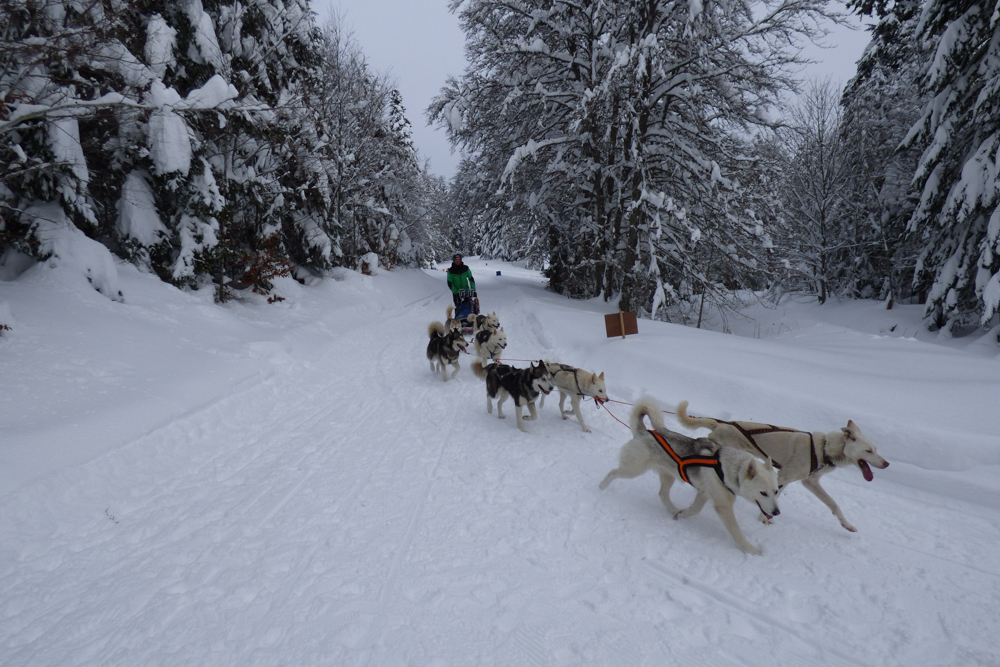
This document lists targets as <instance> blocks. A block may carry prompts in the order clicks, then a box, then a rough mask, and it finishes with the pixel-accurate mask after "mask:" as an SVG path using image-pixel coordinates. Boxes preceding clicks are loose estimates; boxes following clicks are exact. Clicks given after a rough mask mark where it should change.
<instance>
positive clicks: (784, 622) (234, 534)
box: [0, 261, 1000, 667]
mask: <svg viewBox="0 0 1000 667" xmlns="http://www.w3.org/2000/svg"><path fill="white" fill-rule="evenodd" d="M470 265H471V266H472V269H473V272H474V274H475V275H476V277H477V282H478V284H479V287H480V289H479V292H480V296H481V299H482V303H483V306H484V307H485V308H486V310H496V312H497V313H498V315H499V316H500V319H501V322H502V323H503V325H504V329H505V331H506V333H507V335H508V339H509V341H510V345H509V347H508V350H507V356H508V357H512V358H520V359H533V358H539V357H546V358H549V359H552V360H556V361H562V362H565V363H570V364H574V365H579V366H582V367H584V368H588V369H590V370H594V371H604V372H605V374H606V376H607V378H608V381H609V393H610V394H611V396H612V397H613V398H615V399H618V400H620V401H626V402H632V401H633V400H634V399H636V398H638V397H639V396H641V395H643V394H646V393H649V394H652V395H653V396H655V397H656V398H658V399H660V401H661V402H662V403H663V404H664V407H665V408H667V409H671V406H672V404H675V403H676V402H677V401H679V400H682V399H688V400H690V401H691V410H692V412H695V413H698V414H710V415H713V416H718V417H722V418H726V417H730V416H732V417H736V418H741V419H756V420H762V421H768V422H771V423H777V424H783V425H788V426H795V427H798V428H807V429H813V430H834V429H837V428H839V427H840V426H842V425H844V424H846V422H847V419H848V418H850V419H853V420H854V421H855V422H857V423H858V425H860V426H861V428H862V429H863V430H864V432H865V433H866V434H867V435H868V436H869V437H870V438H871V439H872V440H873V441H875V442H876V443H877V444H878V446H879V450H880V453H881V454H883V455H884V456H885V457H886V458H887V459H888V460H890V461H891V463H892V464H891V466H890V467H889V468H888V469H887V470H884V471H879V470H876V471H874V472H875V480H874V481H873V482H872V483H866V482H865V481H864V479H863V478H862V477H861V474H860V472H859V471H856V470H839V471H837V472H835V473H832V474H831V475H828V476H827V477H825V478H824V485H825V486H826V488H827V489H828V490H829V491H830V493H831V495H833V496H834V498H836V499H837V500H838V502H839V503H840V505H841V507H842V509H843V510H844V513H845V514H846V516H847V518H848V519H849V520H850V521H851V522H852V523H854V525H855V526H857V527H858V529H859V530H858V532H857V533H854V534H852V533H848V532H847V531H845V530H844V529H843V528H841V527H840V525H839V523H838V522H837V521H836V519H835V518H834V517H833V516H832V515H831V514H830V513H829V511H828V510H827V509H826V508H825V507H824V506H823V505H822V504H821V503H820V502H819V501H818V500H817V499H816V498H814V497H813V496H812V495H811V494H809V493H808V492H807V491H806V490H805V489H803V488H802V487H801V486H800V485H793V486H792V487H790V488H789V489H788V490H787V492H786V493H785V494H783V496H782V502H781V508H782V513H781V516H780V517H778V518H777V519H776V521H775V524H774V525H773V526H763V525H761V524H759V523H758V522H757V521H756V520H755V517H756V510H755V509H754V510H751V508H750V507H749V505H748V504H747V503H745V502H743V501H742V500H739V501H738V504H737V517H738V519H739V521H740V524H741V526H742V527H743V530H744V532H746V533H747V536H748V537H749V539H750V540H751V541H752V542H754V543H756V544H759V545H761V546H762V547H763V548H764V551H765V553H764V555H763V556H760V557H756V556H748V555H744V554H743V553H742V552H740V551H739V549H737V547H736V546H735V544H734V543H733V541H732V539H731V538H730V537H729V535H728V533H726V531H725V529H724V528H723V526H722V524H721V522H720V521H719V519H718V517H716V516H715V515H714V513H713V512H712V511H711V510H706V511H704V512H702V514H700V515H698V516H697V517H694V518H691V519H687V520H685V521H679V522H678V521H673V520H671V519H670V518H669V517H668V516H667V515H666V513H665V511H664V510H663V507H662V506H661V505H660V503H659V500H658V498H657V497H656V489H657V481H656V480H655V479H654V477H653V476H652V475H647V476H646V477H643V478H639V479H636V480H619V481H617V482H615V483H614V484H612V485H611V487H609V488H608V489H607V490H606V491H603V492H602V491H599V490H598V488H597V483H598V482H599V481H600V480H601V479H602V478H603V476H604V475H605V474H606V473H607V471H608V470H610V469H611V468H612V467H614V466H615V465H616V463H617V451H618V448H619V446H620V445H621V444H622V443H623V442H625V441H626V440H627V439H628V437H629V435H628V432H627V430H626V429H625V428H624V427H623V426H622V425H620V424H619V423H617V422H616V421H615V420H614V419H612V418H611V416H610V415H609V414H607V413H606V412H603V411H598V409H597V408H596V407H595V406H594V404H593V403H588V404H586V405H585V409H586V410H587V411H588V412H587V421H588V424H589V425H590V426H591V427H592V428H593V429H594V432H593V433H591V434H584V433H582V432H581V431H580V429H579V427H578V426H577V425H576V423H575V421H562V420H560V419H559V418H558V417H557V413H556V410H555V407H554V405H553V404H554V403H556V401H550V403H549V404H547V405H546V407H545V409H543V410H542V412H541V417H540V419H539V421H537V422H533V423H531V422H529V423H528V425H527V428H528V430H529V431H530V433H529V434H523V433H520V432H519V431H517V429H516V426H515V423H514V420H513V419H508V420H505V421H500V420H498V419H497V418H496V416H495V414H494V415H488V414H487V413H486V409H485V389H484V386H483V383H482V382H480V381H479V380H477V379H476V378H475V377H474V376H473V375H472V374H471V373H470V372H469V363H468V362H469V358H468V357H465V358H463V360H462V363H463V368H462V370H461V372H460V373H459V375H458V377H457V378H456V379H455V380H454V381H449V382H447V383H442V382H441V380H440V376H438V375H435V374H433V373H431V372H430V370H429V368H428V366H427V362H426V360H425V358H424V348H425V346H426V333H425V332H426V327H427V323H428V322H430V321H431V320H432V319H441V318H443V315H444V308H445V306H446V305H447V304H448V303H449V302H450V297H449V296H448V295H447V293H446V291H445V289H444V277H443V275H442V274H441V273H440V272H434V271H425V272H420V271H393V272H391V273H381V274H379V275H377V276H374V277H365V276H360V275H358V274H355V273H351V272H343V273H341V274H340V275H339V276H338V279H337V280H327V281H323V282H321V283H319V284H317V285H315V286H312V287H308V288H305V287H301V286H299V285H297V284H295V283H292V282H287V283H282V284H281V285H280V287H279V292H281V293H282V295H284V296H286V297H287V301H285V302H283V303H280V304H276V305H273V306H266V305H260V304H241V303H235V304H230V305H228V306H226V307H224V308H223V307H219V306H216V305H213V304H212V303H211V295H209V294H207V293H204V292H202V293H193V294H192V293H184V292H179V291H177V290H175V289H173V288H170V287H168V286H165V285H163V284H162V283H159V282H158V281H157V280H155V279H154V278H151V277H149V276H146V275H143V274H140V273H137V272H135V271H133V270H131V269H129V268H128V267H124V266H120V267H119V272H120V274H121V275H120V280H121V289H122V292H123V295H124V300H123V303H116V302H113V301H110V300H108V299H106V298H105V297H103V296H101V295H100V294H98V293H96V292H94V291H93V290H92V289H90V288H89V287H88V286H87V285H86V282H85V281H83V284H81V283H80V282H79V281H77V280H76V279H74V278H73V277H72V276H71V275H68V274H63V273H60V272H59V271H57V270H55V271H54V270H40V269H39V270H35V269H33V270H31V271H29V272H28V273H27V274H25V275H24V276H22V277H21V278H20V279H19V280H18V281H16V282H0V315H2V316H4V317H5V318H7V321H6V323H8V324H9V325H10V326H11V327H12V329H13V330H12V331H10V332H5V333H4V335H3V336H2V337H0V378H3V380H4V387H5V391H4V392H2V393H0V664H2V665H4V666H14V665H32V666H37V665H52V666H59V667H63V666H67V665H98V664H99V665H181V664H183V665H213V666H217V665H258V664H259V665H292V664H294V665H352V666H354V665H358V666H362V665H413V666H418V665H433V666H436V667H441V666H444V665H452V666H456V667H457V666H459V665H503V666H507V665H583V664H589V665H629V666H630V667H632V666H635V665H679V666H680V665H684V666H687V665H692V666H693V665H720V666H735V665H775V664H777V665H788V664H796V665H798V664H803V665H837V666H840V665H900V666H904V665H905V666H908V667H909V666H912V665H921V666H923V665H926V666H932V665H982V666H987V665H996V664H1000V649H998V648H997V644H996V641H995V637H996V636H997V634H998V631H1000V614H998V613H997V612H998V611H1000V609H998V607H1000V602H998V601H1000V566H998V565H997V561H996V558H995V553H996V551H997V547H998V545H1000V515H998V512H997V507H998V506H1000V481H998V479H1000V478H998V475H1000V438H998V436H997V435H996V428H995V413H996V402H997V401H996V396H997V395H998V391H997V390H998V389H1000V373H998V371H1000V359H998V357H997V356H996V354H995V349H994V350H992V351H991V350H990V348H988V347H985V346H980V347H977V348H976V349H965V348H963V347H962V346H960V345H957V344H956V345H952V344H939V343H937V342H931V341H929V340H922V339H921V340H918V339H917V338H914V337H913V336H912V333H913V329H912V328H911V330H910V332H909V335H904V333H903V331H901V330H900V329H901V328H902V329H905V326H903V327H897V329H896V330H895V331H892V332H890V331H889V329H888V328H887V327H886V328H885V329H884V332H882V333H880V331H882V327H883V324H882V323H878V324H871V322H872V321H873V320H874V319H876V318H884V317H886V315H885V314H884V313H882V312H880V311H879V310H878V308H879V307H878V304H867V305H866V304H859V305H857V306H856V307H854V308H853V309H852V308H847V309H845V310H843V311H842V314H841V315H838V314H837V312H836V311H837V309H835V308H834V309H831V308H823V309H817V308H815V307H814V306H808V305H803V304H789V305H788V306H787V308H786V309H785V310H784V311H782V312H781V313H780V315H778V314H777V313H772V314H771V315H773V321H768V322H765V323H764V324H763V325H759V322H758V325H755V326H754V327H753V328H752V329H750V330H748V331H747V332H746V333H749V335H748V336H743V337H740V336H732V335H725V334H721V333H713V332H710V331H704V330H701V331H699V330H694V329H691V328H684V327H680V326H675V325H669V324H662V323H652V322H648V321H643V322H640V334H639V335H638V336H633V337H630V338H629V339H628V340H626V341H622V340H621V339H606V338H605V337H604V332H603V318H602V317H601V315H602V314H603V313H605V312H610V308H609V307H608V305H607V304H605V303H603V302H601V301H595V302H584V303H580V302H571V301H568V300H565V299H562V298H560V297H557V296H555V295H552V294H550V293H548V292H546V291H545V290H544V285H543V282H542V280H541V278H540V277H539V276H538V275H537V274H535V273H533V272H529V271H526V270H523V269H520V268H518V267H515V266H512V265H508V264H500V263H496V262H489V265H488V266H486V265H485V263H484V262H477V261H472V262H470ZM496 269H501V270H502V272H503V275H502V276H501V277H496V276H495V275H493V274H494V273H495V270H496ZM866 307H867V308H869V310H868V311H867V312H865V311H864V310H863V309H864V308H866ZM831 313H832V314H831ZM896 313H897V314H896V315H893V316H891V317H899V318H901V319H900V321H901V322H904V321H905V322H907V323H909V325H910V326H911V327H915V324H914V322H915V320H914V319H913V317H914V316H913V313H912V312H909V311H907V310H906V309H901V310H898V311H896ZM838 318H839V319H838ZM778 320H781V322H783V324H779V323H778ZM790 323H794V324H790ZM866 323H867V324H866ZM755 334H756V335H757V336H759V337H754V335H755ZM924 338H926V336H925V337H924ZM612 410H613V411H614V412H615V414H617V415H618V416H619V417H620V418H622V419H626V417H627V414H628V413H627V410H628V408H627V406H623V405H618V404H616V405H613V406H612ZM668 425H673V426H674V427H675V428H678V430H680V429H679V427H677V426H676V423H675V422H674V421H673V420H672V418H670V417H669V416H668ZM674 495H675V499H676V500H677V502H678V503H679V504H684V503H685V502H687V501H688V500H690V499H691V498H692V497H693V493H692V492H691V490H690V489H689V488H677V487H676V486H675V490H674Z"/></svg>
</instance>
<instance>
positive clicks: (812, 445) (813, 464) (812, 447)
mask: <svg viewBox="0 0 1000 667" xmlns="http://www.w3.org/2000/svg"><path fill="white" fill-rule="evenodd" d="M715 421H717V422H719V423H720V424H729V425H730V426H732V427H733V428H735V429H736V430H737V431H739V432H740V433H741V434H743V437H744V438H746V439H747V441H748V442H749V443H750V444H751V445H753V446H754V449H756V450H757V451H758V452H760V453H761V456H763V457H764V458H770V457H769V456H768V454H767V453H766V452H765V451H764V450H763V449H761V448H760V445H758V444H757V441H756V440H754V439H753V437H754V436H755V435H764V434H765V433H807V434H808V435H809V474H810V475H812V474H813V473H815V472H817V471H819V470H822V469H823V468H826V467H828V466H831V465H833V462H832V461H830V460H829V459H828V458H826V457H825V456H824V457H823V464H822V465H820V462H819V456H818V455H817V454H816V442H815V439H814V438H813V434H812V433H811V432H809V431H800V430H798V429H794V428H784V427H781V426H771V425H770V424H764V426H762V427H761V428H754V429H745V428H743V427H742V426H740V424H739V422H727V421H723V420H721V419H716V420H715ZM771 465H773V466H774V467H775V468H776V469H778V470H781V464H779V463H777V462H776V461H771Z"/></svg>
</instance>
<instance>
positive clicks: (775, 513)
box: [771, 507, 781, 516]
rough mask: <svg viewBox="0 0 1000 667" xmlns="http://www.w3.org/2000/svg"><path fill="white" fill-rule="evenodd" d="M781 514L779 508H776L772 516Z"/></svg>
mask: <svg viewBox="0 0 1000 667" xmlns="http://www.w3.org/2000/svg"><path fill="white" fill-rule="evenodd" d="M779 514H781V510H779V509H778V508H777V507H775V508H774V512H773V513H772V514H771V516H778V515H779Z"/></svg>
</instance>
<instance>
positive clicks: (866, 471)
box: [858, 459, 875, 482]
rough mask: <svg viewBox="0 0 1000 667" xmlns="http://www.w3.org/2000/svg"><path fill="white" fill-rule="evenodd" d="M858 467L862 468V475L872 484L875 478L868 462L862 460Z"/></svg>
mask: <svg viewBox="0 0 1000 667" xmlns="http://www.w3.org/2000/svg"><path fill="white" fill-rule="evenodd" d="M858 467H859V468H861V474H862V475H864V476H865V481H866V482H870V481H872V480H873V479H875V477H874V476H873V475H872V469H871V468H869V467H868V461H865V460H864V459H861V460H859V461H858Z"/></svg>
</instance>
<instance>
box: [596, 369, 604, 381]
mask: <svg viewBox="0 0 1000 667" xmlns="http://www.w3.org/2000/svg"><path fill="white" fill-rule="evenodd" d="M597 378H598V379H599V380H603V379H604V371H601V374H600V375H598V376H597Z"/></svg>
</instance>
